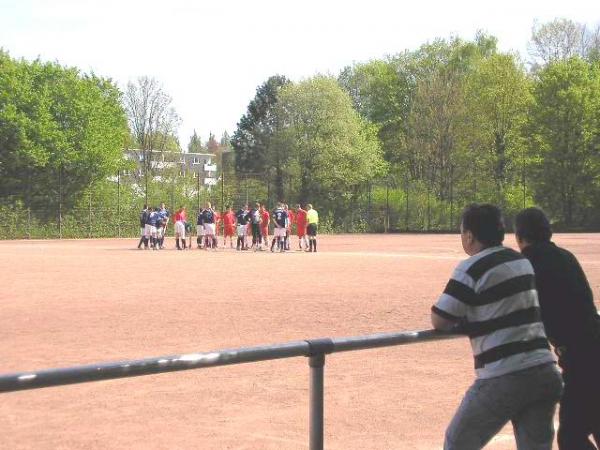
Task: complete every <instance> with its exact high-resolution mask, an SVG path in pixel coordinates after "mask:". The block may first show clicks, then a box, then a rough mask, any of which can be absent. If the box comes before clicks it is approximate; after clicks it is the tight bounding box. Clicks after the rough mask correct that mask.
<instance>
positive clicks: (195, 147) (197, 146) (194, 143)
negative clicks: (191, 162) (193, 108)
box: [187, 130, 204, 153]
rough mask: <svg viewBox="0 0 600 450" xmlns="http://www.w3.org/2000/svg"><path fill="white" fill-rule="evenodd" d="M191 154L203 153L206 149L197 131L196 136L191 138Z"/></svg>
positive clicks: (189, 144)
mask: <svg viewBox="0 0 600 450" xmlns="http://www.w3.org/2000/svg"><path fill="white" fill-rule="evenodd" d="M187 149H188V152H189V153H202V152H203V151H204V148H203V147H202V141H201V140H200V136H198V135H197V134H196V130H194V134H192V135H191V136H190V142H189V143H188V146H187Z"/></svg>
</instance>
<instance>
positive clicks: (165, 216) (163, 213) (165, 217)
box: [156, 202, 170, 249]
mask: <svg viewBox="0 0 600 450" xmlns="http://www.w3.org/2000/svg"><path fill="white" fill-rule="evenodd" d="M158 215H159V216H160V222H161V225H160V227H157V228H156V237H157V238H158V248H160V249H163V248H164V242H165V233H166V231H167V224H168V223H169V216H170V214H169V210H168V209H167V208H166V207H165V204H164V202H163V203H161V204H160V208H159V210H158Z"/></svg>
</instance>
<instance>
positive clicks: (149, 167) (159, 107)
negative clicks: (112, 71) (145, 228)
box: [123, 76, 180, 202]
mask: <svg viewBox="0 0 600 450" xmlns="http://www.w3.org/2000/svg"><path fill="white" fill-rule="evenodd" d="M172 103H173V99H172V98H171V96H170V95H168V94H167V93H166V92H165V90H164V89H163V87H162V86H161V84H160V83H159V82H158V81H157V80H156V79H154V78H150V77H145V76H144V77H139V78H138V79H137V80H136V82H135V83H133V82H129V83H128V84H127V89H126V91H125V94H124V97H123V104H124V106H125V110H126V111H127V116H128V119H129V127H130V129H131V133H132V134H133V137H134V138H135V144H136V148H134V149H131V150H133V151H134V153H135V154H136V156H137V157H138V158H139V160H140V161H141V162H143V166H142V167H143V171H142V180H143V182H144V195H145V199H146V202H148V188H149V181H150V178H151V177H152V176H153V175H154V167H153V166H154V165H153V161H154V159H155V158H157V157H160V156H161V153H162V152H165V151H171V152H172V151H179V148H180V147H179V142H178V140H177V138H176V132H177V129H178V127H179V124H180V119H179V116H178V115H177V112H176V111H175V109H174V108H173V106H172Z"/></svg>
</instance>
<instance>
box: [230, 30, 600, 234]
mask: <svg viewBox="0 0 600 450" xmlns="http://www.w3.org/2000/svg"><path fill="white" fill-rule="evenodd" d="M529 45H530V48H529V52H530V59H529V60H527V61H525V60H523V59H522V58H521V57H520V56H519V55H518V54H516V53H512V52H501V51H500V50H499V49H498V42H497V39H496V38H495V37H494V36H491V35H488V34H485V33H481V32H480V33H478V34H477V35H476V36H475V38H474V39H473V40H470V41H469V40H463V39H460V38H457V37H456V38H449V39H436V40H434V41H432V42H429V43H426V44H423V45H422V46H420V47H419V48H418V49H416V50H414V51H404V52H401V53H399V54H396V55H392V56H389V57H386V58H382V59H374V60H371V61H368V62H361V63H356V64H353V65H352V66H348V67H346V68H344V69H343V70H342V71H341V73H340V74H339V75H338V76H337V77H332V76H320V75H317V76H315V77H312V78H309V79H307V80H304V81H300V82H297V83H294V82H291V81H290V80H288V79H287V78H285V77H283V76H279V75H277V76H273V77H271V78H269V79H268V80H267V81H266V82H265V83H264V84H262V85H261V86H260V87H259V88H258V89H257V93H256V97H255V98H254V99H253V100H252V102H251V103H250V105H249V106H248V111H247V113H246V114H245V115H244V116H243V117H242V119H241V120H240V123H239V124H238V128H237V130H236V132H235V133H234V135H233V138H232V145H233V148H234V150H235V156H236V169H237V170H238V172H240V173H244V172H248V173H255V172H256V173H264V174H267V175H268V176H270V177H272V179H273V180H274V182H275V184H276V186H277V193H278V195H280V196H281V197H282V198H284V197H285V198H293V199H294V200H300V201H308V200H311V201H312V202H314V203H319V202H320V203H321V204H323V205H325V207H326V208H327V209H328V210H331V211H336V210H337V212H336V214H338V213H339V214H341V213H342V212H341V211H345V210H348V208H352V207H353V206H352V205H353V204H355V203H356V202H357V201H359V200H360V199H362V198H364V195H365V189H368V190H369V192H370V194H371V195H374V192H373V186H375V189H377V186H379V188H378V189H379V191H381V189H382V186H383V185H385V186H386V189H388V190H389V188H390V186H391V187H392V189H393V190H394V191H395V193H396V194H398V195H399V196H400V197H403V196H408V195H409V192H408V189H407V188H406V187H405V186H410V190H411V192H410V194H411V195H413V197H415V196H416V197H418V199H417V200H413V203H412V204H411V205H412V206H411V208H410V209H411V210H413V209H421V210H423V209H425V208H427V207H432V205H434V206H435V205H437V207H438V208H439V207H443V206H444V205H446V206H447V205H448V204H450V205H457V206H459V207H460V206H463V205H464V204H465V203H468V202H472V201H480V202H481V201H487V202H493V203H496V204H499V205H501V206H502V207H503V208H504V209H505V210H506V211H507V212H508V213H509V215H510V214H512V213H514V212H516V211H517V210H518V209H520V208H522V207H524V206H528V205H531V204H537V205H540V206H542V207H543V208H545V209H546V211H547V212H548V213H549V214H550V215H551V216H552V217H553V219H554V220H555V221H556V222H558V223H559V224H561V225H563V226H564V228H568V229H574V228H582V227H585V228H590V227H593V228H597V227H598V226H599V225H600V208H598V207H599V206H600V204H599V203H600V164H599V163H600V160H599V159H598V157H599V151H600V33H599V28H596V29H595V30H590V29H587V28H586V27H585V26H584V25H581V24H577V23H575V22H572V21H569V20H566V19H557V20H555V21H552V22H550V23H547V24H543V25H536V26H535V27H534V29H533V35H532V39H531V41H530V43H529ZM286 179H291V180H295V183H294V185H293V186H292V187H291V188H290V187H289V186H288V187H287V188H286V187H285V186H286V183H285V182H284V180H286ZM365 186H367V188H365ZM380 193H381V192H380ZM388 196H389V193H388ZM375 197H378V198H379V201H382V197H381V195H379V196H377V195H375ZM419 199H420V200H419ZM415 201H416V203H415ZM451 207H452V206H451ZM450 214H452V213H450ZM456 225H457V224H455V223H450V224H449V227H451V228H455V227H456ZM447 227H448V226H447ZM424 228H427V225H425V226H424Z"/></svg>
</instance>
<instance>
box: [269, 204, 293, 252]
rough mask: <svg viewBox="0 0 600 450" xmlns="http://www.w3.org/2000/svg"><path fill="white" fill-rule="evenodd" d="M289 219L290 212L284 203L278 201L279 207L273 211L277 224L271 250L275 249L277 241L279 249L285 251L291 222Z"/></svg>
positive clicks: (274, 220)
mask: <svg viewBox="0 0 600 450" xmlns="http://www.w3.org/2000/svg"><path fill="white" fill-rule="evenodd" d="M288 220H289V219H288V214H287V211H286V210H285V208H284V206H283V203H281V202H280V203H278V204H277V209H275V211H273V224H274V225H275V228H274V230H273V231H274V235H273V242H272V243H271V251H274V249H273V247H274V245H275V243H277V249H278V250H279V251H280V252H284V251H285V236H286V231H287V226H288V223H289V222H288Z"/></svg>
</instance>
